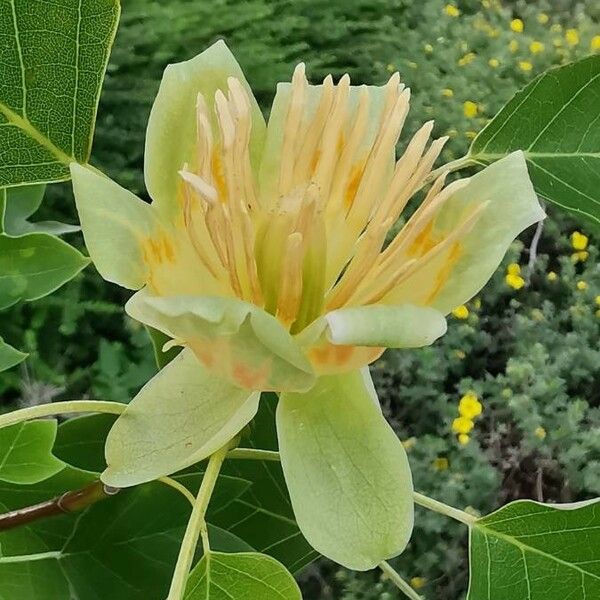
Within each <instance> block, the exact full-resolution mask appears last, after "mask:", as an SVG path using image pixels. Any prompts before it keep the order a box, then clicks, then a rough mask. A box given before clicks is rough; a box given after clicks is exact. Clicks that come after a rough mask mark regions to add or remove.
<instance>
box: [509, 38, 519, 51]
mask: <svg viewBox="0 0 600 600" xmlns="http://www.w3.org/2000/svg"><path fill="white" fill-rule="evenodd" d="M508 48H509V50H510V51H511V52H512V53H513V54H514V53H515V52H516V51H517V50H518V49H519V42H517V40H510V43H509V44H508Z"/></svg>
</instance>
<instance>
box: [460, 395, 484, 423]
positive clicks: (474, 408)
mask: <svg viewBox="0 0 600 600" xmlns="http://www.w3.org/2000/svg"><path fill="white" fill-rule="evenodd" d="M482 411H483V406H482V404H481V402H479V400H478V398H477V396H476V395H475V394H473V393H469V394H465V395H464V396H463V397H462V398H461V399H460V402H459V404H458V412H459V414H460V416H461V417H465V418H467V419H474V418H475V417H478V416H479V415H480V414H481V413H482Z"/></svg>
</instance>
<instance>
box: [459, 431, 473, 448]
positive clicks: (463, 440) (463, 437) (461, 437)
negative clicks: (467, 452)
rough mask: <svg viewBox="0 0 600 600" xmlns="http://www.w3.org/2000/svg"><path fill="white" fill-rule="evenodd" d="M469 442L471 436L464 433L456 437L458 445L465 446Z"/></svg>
mask: <svg viewBox="0 0 600 600" xmlns="http://www.w3.org/2000/svg"><path fill="white" fill-rule="evenodd" d="M470 441H471V436H469V435H467V434H466V433H461V434H460V435H459V436H458V443H459V444H460V445H461V446H466V445H467V444H468V443H469V442H470Z"/></svg>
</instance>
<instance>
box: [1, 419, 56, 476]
mask: <svg viewBox="0 0 600 600" xmlns="http://www.w3.org/2000/svg"><path fill="white" fill-rule="evenodd" d="M55 437H56V421H33V422H31V423H17V424H16V425H12V426H11V427H3V428H1V429H0V481H6V482H9V483H17V484H22V485H26V484H32V483H38V482H39V481H43V480H44V479H48V478H49V477H52V476H53V475H56V473H58V472H59V471H61V470H62V469H63V467H64V466H65V465H64V463H63V462H62V461H61V460H59V459H58V458H56V457H55V456H53V455H52V452H51V451H52V445H53V444H54V439H55Z"/></svg>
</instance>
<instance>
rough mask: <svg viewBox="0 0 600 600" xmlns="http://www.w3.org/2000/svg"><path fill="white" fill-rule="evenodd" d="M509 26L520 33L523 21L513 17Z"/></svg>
mask: <svg viewBox="0 0 600 600" xmlns="http://www.w3.org/2000/svg"><path fill="white" fill-rule="evenodd" d="M510 28H511V29H512V30H513V31H514V32H515V33H521V32H522V31H523V28H524V25H523V21H521V19H513V20H512V21H511V22H510Z"/></svg>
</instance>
